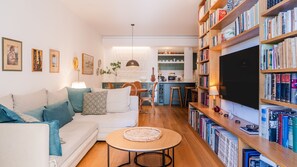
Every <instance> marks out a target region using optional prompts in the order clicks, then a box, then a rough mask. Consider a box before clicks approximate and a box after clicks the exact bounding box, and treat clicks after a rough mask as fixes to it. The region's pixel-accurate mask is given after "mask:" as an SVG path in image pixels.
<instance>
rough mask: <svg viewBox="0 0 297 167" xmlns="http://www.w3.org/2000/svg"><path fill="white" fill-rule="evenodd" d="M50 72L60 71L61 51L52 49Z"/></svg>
mask: <svg viewBox="0 0 297 167" xmlns="http://www.w3.org/2000/svg"><path fill="white" fill-rule="evenodd" d="M49 59H50V62H49V66H50V70H49V71H50V73H59V72H60V51H57V50H53V49H50V58H49Z"/></svg>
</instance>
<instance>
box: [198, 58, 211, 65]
mask: <svg viewBox="0 0 297 167" xmlns="http://www.w3.org/2000/svg"><path fill="white" fill-rule="evenodd" d="M208 61H209V60H208V59H207V60H203V61H198V62H197V63H198V64H202V63H206V62H208Z"/></svg>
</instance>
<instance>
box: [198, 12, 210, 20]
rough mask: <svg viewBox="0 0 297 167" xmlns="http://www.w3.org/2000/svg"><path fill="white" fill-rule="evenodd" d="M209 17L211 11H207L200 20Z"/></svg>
mask: <svg viewBox="0 0 297 167" xmlns="http://www.w3.org/2000/svg"><path fill="white" fill-rule="evenodd" d="M208 17H209V11H207V12H206V13H205V14H204V16H203V17H202V18H201V19H200V20H199V21H200V22H205V21H206V20H207V19H208Z"/></svg>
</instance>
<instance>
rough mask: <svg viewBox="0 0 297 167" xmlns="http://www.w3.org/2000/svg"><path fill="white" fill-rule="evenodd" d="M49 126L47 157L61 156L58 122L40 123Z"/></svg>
mask: <svg viewBox="0 0 297 167" xmlns="http://www.w3.org/2000/svg"><path fill="white" fill-rule="evenodd" d="M40 123H42V124H48V126H49V155H57V156H61V155H62V147H61V143H60V134H59V121H57V120H53V121H48V122H40Z"/></svg>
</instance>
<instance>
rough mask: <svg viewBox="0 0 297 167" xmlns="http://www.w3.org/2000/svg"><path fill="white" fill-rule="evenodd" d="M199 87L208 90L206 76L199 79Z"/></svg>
mask: <svg viewBox="0 0 297 167" xmlns="http://www.w3.org/2000/svg"><path fill="white" fill-rule="evenodd" d="M199 86H201V87H204V88H208V76H200V77H199Z"/></svg>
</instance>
